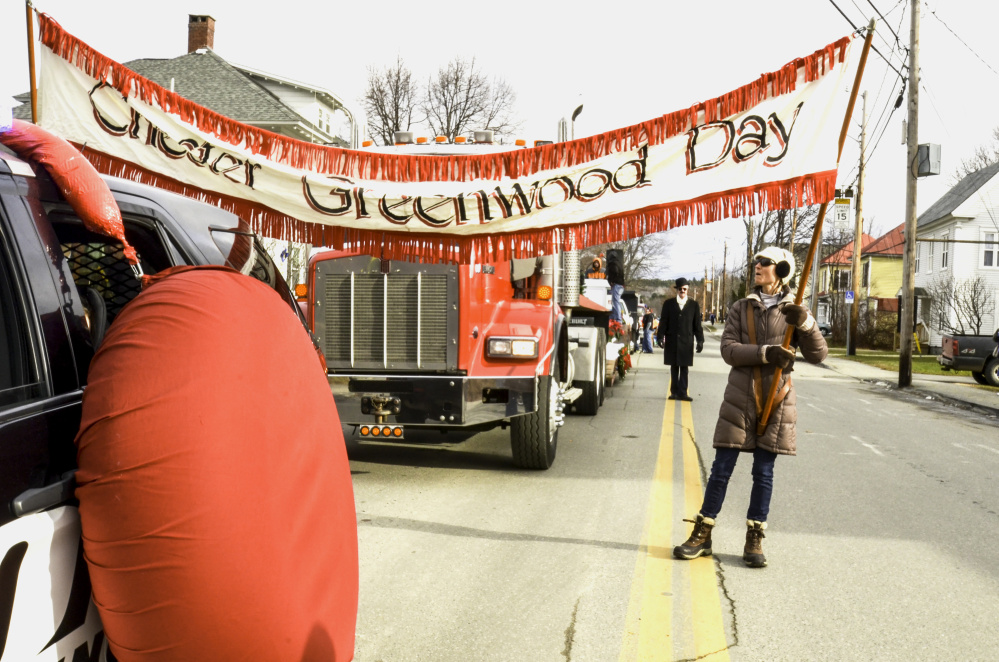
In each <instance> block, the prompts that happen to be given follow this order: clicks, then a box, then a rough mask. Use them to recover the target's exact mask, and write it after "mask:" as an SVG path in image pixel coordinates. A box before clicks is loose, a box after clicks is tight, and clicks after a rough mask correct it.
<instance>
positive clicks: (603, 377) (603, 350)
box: [597, 329, 607, 407]
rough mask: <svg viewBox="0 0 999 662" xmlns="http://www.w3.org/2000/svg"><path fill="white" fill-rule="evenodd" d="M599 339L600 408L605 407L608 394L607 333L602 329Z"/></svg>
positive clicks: (598, 335)
mask: <svg viewBox="0 0 999 662" xmlns="http://www.w3.org/2000/svg"><path fill="white" fill-rule="evenodd" d="M597 337H598V338H599V341H598V342H597V361H599V362H600V367H599V368H597V370H598V372H599V373H600V386H599V387H598V389H599V392H600V397H599V402H600V406H601V407H603V406H604V394H605V393H606V392H607V333H606V332H605V331H604V330H603V329H600V330H598V331H597Z"/></svg>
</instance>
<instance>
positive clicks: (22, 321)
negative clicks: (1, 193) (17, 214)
mask: <svg viewBox="0 0 999 662" xmlns="http://www.w3.org/2000/svg"><path fill="white" fill-rule="evenodd" d="M27 310H28V307H27V306H26V305H25V298H24V296H23V289H22V288H21V287H19V285H18V281H17V278H16V271H15V270H14V263H13V257H12V253H11V252H10V250H9V246H8V243H7V240H6V237H4V235H3V232H2V231H0V407H5V406H8V405H12V404H20V403H24V402H28V401H30V400H34V399H36V398H39V397H42V395H44V388H43V386H44V385H43V384H42V381H41V377H40V376H39V370H38V361H37V360H36V357H37V354H36V352H35V351H34V345H33V344H32V341H31V331H30V328H29V325H28V320H29V318H28V316H27V313H26V311H27Z"/></svg>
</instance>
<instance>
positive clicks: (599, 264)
mask: <svg viewBox="0 0 999 662" xmlns="http://www.w3.org/2000/svg"><path fill="white" fill-rule="evenodd" d="M585 276H586V277H587V278H606V275H605V274H604V259H603V253H601V254H600V255H598V256H597V257H595V258H593V262H590V266H588V267H587V268H586V273H585Z"/></svg>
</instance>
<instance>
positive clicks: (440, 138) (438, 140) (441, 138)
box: [434, 136, 447, 143]
mask: <svg viewBox="0 0 999 662" xmlns="http://www.w3.org/2000/svg"><path fill="white" fill-rule="evenodd" d="M434 142H436V143H446V142H447V136H437V137H436V138H434Z"/></svg>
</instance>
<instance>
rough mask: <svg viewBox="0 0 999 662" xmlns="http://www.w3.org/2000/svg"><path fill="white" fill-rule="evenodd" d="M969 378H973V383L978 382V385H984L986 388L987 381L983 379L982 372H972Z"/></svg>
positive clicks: (983, 374)
mask: <svg viewBox="0 0 999 662" xmlns="http://www.w3.org/2000/svg"><path fill="white" fill-rule="evenodd" d="M971 376H972V377H974V378H975V381H976V382H978V383H979V384H984V385H986V386H987V385H988V383H989V380H987V379H985V373H984V372H975V371H974V370H972V371H971Z"/></svg>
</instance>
